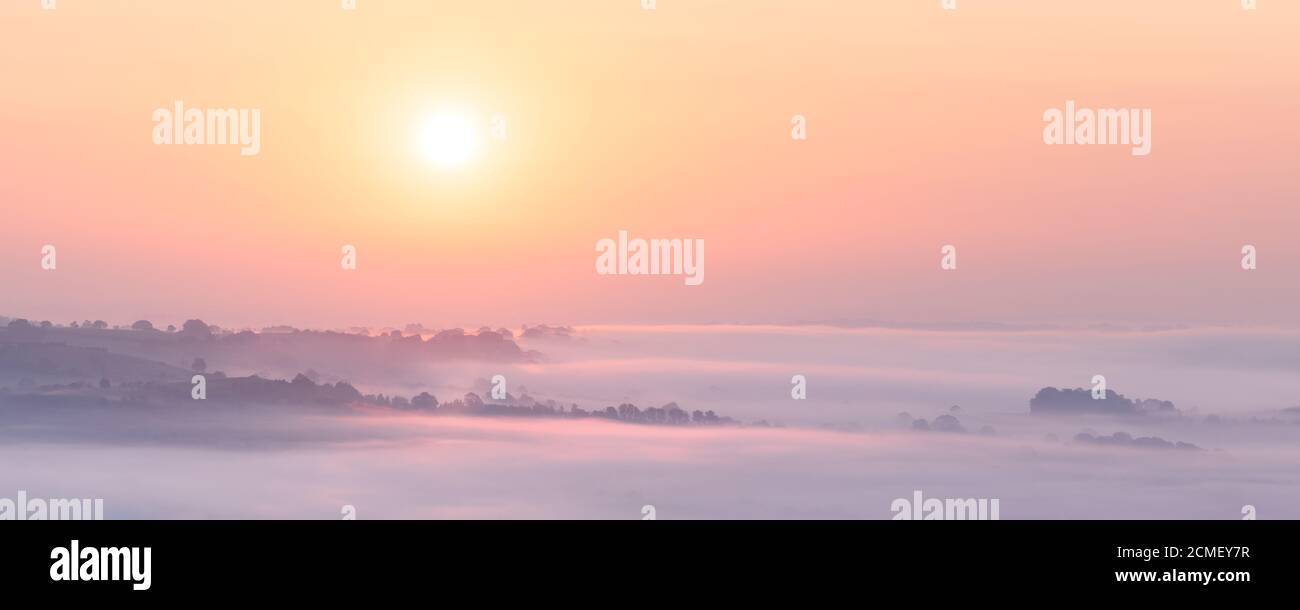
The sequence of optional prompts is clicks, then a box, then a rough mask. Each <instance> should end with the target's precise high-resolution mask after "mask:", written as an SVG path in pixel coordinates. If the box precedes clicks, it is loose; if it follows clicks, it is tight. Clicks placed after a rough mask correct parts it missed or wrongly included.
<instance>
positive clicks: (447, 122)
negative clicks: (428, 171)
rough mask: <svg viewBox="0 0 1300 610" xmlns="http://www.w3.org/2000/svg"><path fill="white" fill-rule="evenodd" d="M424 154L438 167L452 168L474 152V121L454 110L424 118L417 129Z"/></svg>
mask: <svg viewBox="0 0 1300 610" xmlns="http://www.w3.org/2000/svg"><path fill="white" fill-rule="evenodd" d="M420 149H421V151H422V152H423V153H424V156H425V158H427V159H428V160H429V161H432V162H433V163H434V164H436V165H437V166H439V167H442V168H447V169H450V168H455V167H460V166H462V165H464V164H465V163H467V162H469V161H470V160H471V159H473V158H474V156H475V155H476V154H477V153H478V135H477V134H476V133H475V132H474V125H473V124H471V123H470V122H469V120H468V119H466V118H465V117H463V116H461V115H458V114H439V115H436V116H434V117H432V118H430V119H429V120H427V121H426V122H425V124H424V126H423V128H422V131H421V132H420Z"/></svg>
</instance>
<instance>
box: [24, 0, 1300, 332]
mask: <svg viewBox="0 0 1300 610" xmlns="http://www.w3.org/2000/svg"><path fill="white" fill-rule="evenodd" d="M938 4H939V3H938V1H937V0H934V1H930V0H912V1H901V0H899V1H890V2H884V1H880V2H875V1H873V2H823V1H807V2H767V1H763V2H755V1H752V0H749V1H741V0H736V1H722V0H718V1H714V2H699V1H689V2H688V1H684V0H659V1H658V8H657V9H656V10H654V11H644V10H642V9H641V8H640V7H639V2H638V1H637V0H617V1H615V0H591V1H582V0H567V1H564V2H541V1H519V0H514V1H504V0H502V1H498V0H480V1H477V2H468V3H467V2H437V1H415V0H409V1H404V0H358V9H357V10H355V11H343V10H340V8H339V6H338V3H337V2H334V1H332V0H310V1H309V0H287V1H277V2H265V1H261V0H227V1H223V2H215V1H210V2H200V1H197V0H193V1H191V0H167V1H164V0H139V1H129V0H94V1H92V0H59V2H58V8H57V9H55V10H53V11H44V10H41V8H40V2H39V0H8V1H6V2H4V3H3V5H0V79H2V81H3V84H2V85H0V137H3V144H2V145H0V166H2V167H3V168H4V170H3V174H2V176H3V179H2V180H0V211H2V212H3V221H0V315H11V316H12V315H22V316H28V317H33V318H37V319H51V320H54V321H56V322H60V323H66V322H69V321H72V320H81V319H85V318H102V319H106V320H110V321H113V322H117V323H122V322H130V321H132V320H134V319H138V318H149V319H153V320H155V321H157V322H162V323H174V322H178V321H180V320H183V319H185V318H189V317H196V316H197V317H202V318H204V319H207V320H209V321H211V322H216V323H221V324H224V325H227V326H234V325H244V324H251V325H262V324H271V323H289V324H296V325H303V326H342V325H352V324H394V325H400V324H404V323H407V322H423V323H426V324H430V325H435V326H437V325H453V324H463V325H474V326H477V325H478V324H481V323H482V324H491V325H494V326H495V325H502V324H508V325H514V324H519V323H524V322H527V323H538V322H567V323H664V322H710V321H719V322H756V321H762V322H781V323H788V322H799V321H853V320H867V319H877V320H890V321H900V322H954V323H958V322H982V321H994V322H1061V323H1066V322H1077V321H1089V322H1097V321H1100V322H1117V323H1128V322H1133V323H1229V324H1278V325H1288V326H1294V325H1295V319H1296V317H1295V314H1294V310H1295V306H1294V303H1295V302H1296V300H1297V298H1300V283H1297V281H1296V278H1297V277H1300V245H1297V243H1296V240H1295V238H1294V233H1295V227H1296V226H1297V222H1296V221H1297V220H1300V212H1297V203H1298V198H1297V194H1300V172H1298V171H1297V160H1298V159H1300V151H1298V150H1297V144H1296V142H1300V120H1298V118H1297V115H1296V113H1297V111H1298V110H1300V71H1297V70H1296V69H1295V68H1294V66H1296V65H1300V40H1298V39H1297V38H1296V32H1298V31H1300V3H1295V2H1284V1H1281V0H1271V1H1270V0H1260V5H1261V6H1260V7H1259V9H1258V10H1256V11H1243V10H1242V9H1241V7H1240V2H1239V1H1238V0H1197V1H1195V2H1185V1H1175V0H1169V1H1152V2H1138V3H1135V2H1131V1H1118V0H1094V1H1090V2H1039V1H1032V0H958V9H957V10H955V11H943V10H941V8H940V7H939V5H938ZM1067 99H1071V100H1076V101H1077V102H1078V103H1080V104H1081V105H1087V106H1093V107H1098V106H1105V107H1123V108H1128V107H1141V108H1151V109H1152V113H1153V146H1152V152H1151V154H1150V155H1149V156H1147V157H1134V156H1131V155H1129V154H1128V150H1127V148H1117V147H1105V146H1094V147H1059V146H1057V147H1049V146H1046V145H1044V144H1043V142H1042V139H1041V133H1042V127H1043V122H1042V119H1041V115H1042V113H1043V111H1044V110H1045V109H1047V108H1049V107H1062V106H1063V105H1064V103H1065V101H1066V100H1067ZM174 100H183V101H185V102H186V103H187V104H188V105H191V106H201V107H236V108H260V109H261V111H262V134H261V136H262V137H261V140H262V142H261V152H260V154H258V155H257V156H253V157H241V156H240V155H239V153H238V150H237V148H236V147H225V146H211V147H205V146H157V145H154V144H153V142H152V141H151V139H150V134H151V130H152V127H153V125H152V122H151V119H150V116H151V113H152V112H153V110H154V109H155V108H159V107H170V106H171V104H172V102H173V101H174ZM449 108H450V109H456V111H457V112H459V113H461V114H463V115H464V116H465V117H467V118H468V119H469V120H471V121H472V122H473V123H474V124H475V125H476V126H478V128H479V129H480V131H481V135H482V136H483V137H484V138H485V141H484V142H483V144H482V147H483V150H482V154H481V155H480V156H479V158H478V159H476V160H474V161H472V162H471V163H469V164H467V165H466V166H464V167H462V168H460V169H458V170H443V169H439V168H435V167H432V166H431V165H430V164H429V163H427V161H425V160H424V159H422V158H421V157H420V156H419V155H418V154H417V153H416V152H415V151H414V145H413V142H414V140H415V137H416V134H417V132H418V129H419V126H420V125H421V123H422V122H423V121H424V120H425V119H426V118H427V117H428V116H429V115H430V114H432V113H436V112H439V111H442V110H445V109H449ZM496 114H500V115H502V116H503V117H505V118H506V120H507V122H508V129H509V136H508V138H507V139H506V140H505V141H500V142H498V141H490V140H486V133H487V129H488V121H489V120H490V117H492V116H493V115H496ZM795 114H802V115H804V116H806V117H807V119H808V133H809V137H808V140H807V141H802V142H795V141H792V140H791V139H790V119H791V117H792V116H793V115H795ZM621 229H622V230H627V231H629V232H630V233H631V234H632V235H634V236H640V237H647V238H649V237H673V238H702V239H704V240H705V241H706V242H707V258H706V267H707V272H706V278H707V279H706V281H705V282H704V284H703V285H701V286H686V285H684V283H683V282H682V281H681V278H672V277H610V276H606V277H602V276H597V275H596V274H595V273H594V270H593V262H594V260H595V252H594V249H593V246H594V244H595V243H596V241H597V240H599V239H601V238H613V237H616V235H617V232H618V231H619V230H621ZM1247 243H1249V244H1253V245H1255V246H1256V247H1257V248H1258V249H1259V260H1260V263H1259V264H1260V267H1259V269H1258V270H1256V271H1253V272H1243V271H1242V270H1241V269H1240V268H1239V261H1240V254H1239V252H1240V249H1241V246H1242V245H1243V244H1247ZM44 244H54V245H55V246H57V248H58V269H57V270H56V271H52V272H51V271H43V270H41V268H40V249H41V246H42V245H44ZM344 244H352V245H355V246H356V247H357V248H358V251H359V256H358V258H359V260H358V269H357V270H356V271H355V272H344V271H342V270H341V269H340V267H339V259H340V248H341V247H342V245H344ZM944 244H954V245H956V246H957V247H958V252H959V268H958V270H956V271H953V272H942V271H940V270H939V267H938V262H939V257H940V255H939V248H940V247H941V246H942V245H944Z"/></svg>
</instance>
